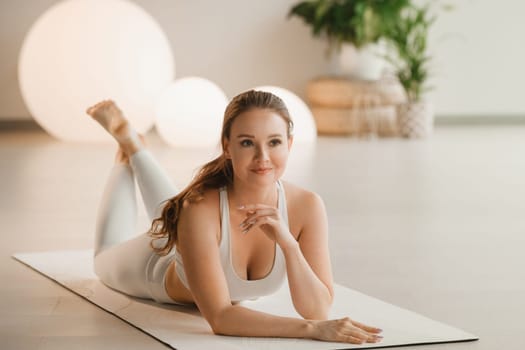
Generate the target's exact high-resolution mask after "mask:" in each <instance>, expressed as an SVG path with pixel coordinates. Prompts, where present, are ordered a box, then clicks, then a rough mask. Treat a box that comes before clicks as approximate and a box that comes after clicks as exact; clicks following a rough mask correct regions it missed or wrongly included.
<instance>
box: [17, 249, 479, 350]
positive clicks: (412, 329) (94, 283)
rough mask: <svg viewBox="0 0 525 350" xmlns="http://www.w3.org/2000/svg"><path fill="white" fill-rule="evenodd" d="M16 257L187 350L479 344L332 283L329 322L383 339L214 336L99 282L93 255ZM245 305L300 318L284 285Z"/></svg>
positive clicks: (183, 313)
mask: <svg viewBox="0 0 525 350" xmlns="http://www.w3.org/2000/svg"><path fill="white" fill-rule="evenodd" d="M14 258H15V259H17V260H18V261H20V262H22V263H24V264H26V265H28V266H29V267H31V268H33V269H34V270H36V271H38V272H40V273H42V274H44V275H45V276H47V277H49V278H51V279H53V280H54V281H56V282H57V283H59V284H61V285H62V286H64V287H66V288H67V289H69V290H71V291H73V292H74V293H76V294H78V295H80V296H81V297H83V298H85V299H87V300H88V301H90V302H92V303H93V304H95V305H97V306H99V307H101V308H102V309H104V310H106V311H108V312H110V313H112V314H113V315H115V316H117V317H119V318H120V319H122V320H124V321H126V322H128V323H130V324H131V325H133V326H134V327H137V328H138V329H140V330H142V331H143V332H145V333H147V334H149V335H151V336H152V337H154V338H156V339H157V340H159V341H160V342H162V343H164V344H166V345H168V346H170V347H172V348H174V349H179V350H186V349H204V348H213V349H214V350H220V349H268V348H270V347H271V348H272V349H277V348H282V349H292V350H293V349H301V350H304V349H319V350H325V349H354V348H360V349H365V348H380V347H391V346H402V345H416V344H431V343H447V342H460V341H471V340H477V339H478V338H477V337H476V336H474V335H472V334H469V333H467V332H464V331H462V330H460V329H457V328H454V327H451V326H448V325H446V324H443V323H440V322H437V321H434V320H431V319H429V318H427V317H424V316H422V315H419V314H417V313H414V312H411V311H408V310H405V309H402V308H400V307H397V306H395V305H392V304H388V303H386V302H383V301H381V300H379V299H375V298H373V297H370V296H367V295H365V294H362V293H359V292H357V291H354V290H352V289H349V288H346V287H343V286H341V285H337V284H336V285H335V286H334V290H335V298H334V303H333V306H332V311H331V313H330V318H341V317H345V316H348V317H350V318H352V319H355V320H356V321H360V322H362V323H365V324H370V325H373V326H377V327H379V328H381V329H383V334H382V335H383V336H384V340H383V341H382V342H380V343H376V344H363V345H353V344H344V343H335V342H322V341H316V340H308V339H285V338H253V337H229V336H218V335H214V334H213V333H212V331H211V328H210V327H209V325H208V323H207V322H206V320H205V319H204V318H203V317H202V316H201V315H200V313H199V311H198V310H197V309H196V308H191V307H184V306H177V305H166V304H157V303H155V302H153V301H149V300H145V299H139V298H134V297H130V296H127V295H125V294H122V293H119V292H117V291H115V290H112V289H110V288H108V287H106V286H105V285H104V284H102V283H101V282H100V281H99V280H98V278H97V276H96V275H95V273H94V272H93V269H92V265H93V251H92V250H79V251H55V252H43V253H24V254H15V255H14ZM242 304H243V305H244V306H246V307H249V308H252V309H256V310H260V311H264V312H268V313H272V314H276V315H281V316H291V317H299V315H298V314H297V313H296V312H295V310H294V309H293V305H292V302H291V299H290V295H289V290H288V285H287V283H284V284H283V287H282V288H281V289H280V290H279V291H278V292H277V293H275V294H273V295H271V296H267V297H263V298H260V299H258V300H255V301H246V302H242Z"/></svg>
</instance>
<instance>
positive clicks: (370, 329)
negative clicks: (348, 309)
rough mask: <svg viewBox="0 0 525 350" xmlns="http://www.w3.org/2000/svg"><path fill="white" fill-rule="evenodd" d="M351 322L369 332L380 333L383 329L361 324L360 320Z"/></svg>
mask: <svg viewBox="0 0 525 350" xmlns="http://www.w3.org/2000/svg"><path fill="white" fill-rule="evenodd" d="M351 322H352V324H353V325H354V326H356V327H359V328H361V329H363V330H365V331H367V332H369V333H374V334H377V333H381V332H382V331H383V330H382V329H380V328H376V327H371V326H367V325H365V324H362V323H361V322H357V321H353V320H352V321H351Z"/></svg>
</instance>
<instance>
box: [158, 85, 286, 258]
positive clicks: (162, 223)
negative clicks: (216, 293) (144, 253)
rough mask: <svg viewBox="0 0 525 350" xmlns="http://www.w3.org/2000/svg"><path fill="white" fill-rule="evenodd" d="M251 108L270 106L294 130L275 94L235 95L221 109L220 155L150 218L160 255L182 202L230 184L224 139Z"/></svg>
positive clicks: (173, 233) (173, 234)
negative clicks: (159, 212) (160, 240)
mask: <svg viewBox="0 0 525 350" xmlns="http://www.w3.org/2000/svg"><path fill="white" fill-rule="evenodd" d="M253 108H261V109H270V110H272V111H274V112H276V113H277V114H279V115H280V116H281V117H282V118H283V119H284V120H285V122H286V124H287V132H288V137H291V135H292V131H293V122H292V119H291V118H290V114H289V112H288V109H287V108H286V105H285V104H284V102H283V101H282V100H281V99H280V98H279V97H277V96H275V95H274V94H271V93H269V92H265V91H255V90H249V91H246V92H243V93H241V94H239V95H237V96H235V97H234V98H233V99H232V100H231V101H230V103H229V104H228V106H227V107H226V110H225V111H224V119H223V123H222V132H221V146H222V154H221V155H220V156H219V157H217V158H215V159H214V160H212V161H211V162H208V163H206V164H205V165H204V166H203V167H202V168H201V169H200V170H199V171H198V172H197V175H196V176H195V177H194V178H193V180H192V181H191V183H190V184H189V185H188V186H187V187H186V188H185V189H184V190H183V191H182V192H180V193H179V194H177V195H176V196H175V197H173V198H171V199H169V200H167V201H166V203H165V204H164V208H163V210H162V213H161V215H160V217H158V218H156V219H154V220H153V222H152V224H151V228H150V230H149V234H150V236H151V237H153V241H152V242H151V247H152V248H153V249H154V250H155V251H156V252H157V253H158V254H160V255H166V254H168V253H169V252H170V251H171V249H173V246H174V245H175V243H176V242H177V232H178V231H177V226H178V223H179V217H180V213H181V210H182V206H183V204H184V202H186V201H187V202H189V203H195V202H198V201H200V200H202V198H203V194H204V192H205V191H206V190H208V189H219V188H221V187H223V186H227V185H230V184H232V182H233V168H232V164H231V161H230V160H229V159H227V158H226V157H225V155H224V149H225V146H226V141H227V140H229V139H230V131H231V127H232V124H233V122H234V121H235V119H237V117H238V116H239V115H241V114H242V113H244V112H246V111H248V110H251V109H253ZM163 238H167V241H166V243H165V244H164V245H163V246H160V247H159V246H157V245H155V244H153V242H154V241H155V240H158V239H163Z"/></svg>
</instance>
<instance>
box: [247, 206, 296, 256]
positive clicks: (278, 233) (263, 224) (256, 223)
mask: <svg viewBox="0 0 525 350" xmlns="http://www.w3.org/2000/svg"><path fill="white" fill-rule="evenodd" d="M237 209H239V210H241V211H243V212H244V213H245V214H246V218H245V219H244V220H243V221H242V222H241V224H240V228H241V230H242V232H243V233H248V231H250V230H251V229H252V228H254V227H260V228H261V230H262V231H263V232H264V233H265V234H266V236H268V238H270V239H271V240H272V241H274V242H276V243H277V244H279V246H281V248H284V247H285V246H286V245H287V244H290V243H296V240H295V238H294V237H293V235H292V234H291V233H290V230H289V229H288V226H287V225H286V223H285V222H284V221H283V219H282V218H281V214H280V212H279V209H277V208H275V207H272V206H269V205H265V204H249V205H243V206H240V207H238V208H237Z"/></svg>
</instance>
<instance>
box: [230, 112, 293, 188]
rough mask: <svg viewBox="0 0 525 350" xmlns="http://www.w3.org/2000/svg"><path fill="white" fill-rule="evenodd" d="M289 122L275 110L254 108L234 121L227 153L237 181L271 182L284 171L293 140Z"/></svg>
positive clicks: (265, 183) (260, 183)
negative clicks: (290, 134)
mask: <svg viewBox="0 0 525 350" xmlns="http://www.w3.org/2000/svg"><path fill="white" fill-rule="evenodd" d="M287 131H288V129H287V123H286V121H285V120H284V119H283V118H282V117H281V116H280V115H279V114H277V113H276V112H274V111H273V110H271V109H261V108H253V109H250V110H248V111H246V112H244V113H242V114H240V115H239V116H238V117H237V118H236V119H235V121H234V122H233V124H232V126H231V130H230V139H229V140H227V141H226V144H225V155H226V157H227V158H229V159H231V162H232V166H233V173H234V178H235V181H243V182H247V183H250V184H259V185H268V184H271V183H275V181H277V180H278V179H279V178H281V176H282V175H283V173H284V170H285V168H286V162H287V161H288V154H289V152H290V147H291V146H292V139H291V138H288V132H287Z"/></svg>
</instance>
